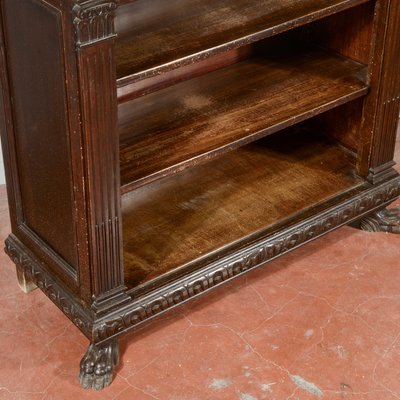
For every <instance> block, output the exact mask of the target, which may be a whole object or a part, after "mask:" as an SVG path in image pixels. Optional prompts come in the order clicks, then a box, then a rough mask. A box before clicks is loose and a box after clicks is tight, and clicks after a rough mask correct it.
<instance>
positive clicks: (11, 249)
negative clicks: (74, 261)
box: [5, 235, 93, 338]
mask: <svg viewBox="0 0 400 400" xmlns="http://www.w3.org/2000/svg"><path fill="white" fill-rule="evenodd" d="M5 252H6V253H7V254H8V256H9V257H10V258H11V260H12V261H13V262H14V263H15V264H16V265H17V268H18V269H19V270H20V271H21V272H23V274H24V275H25V276H26V277H27V278H28V279H29V280H30V281H31V282H32V283H34V284H35V285H36V286H37V287H38V288H40V289H41V290H42V291H43V292H44V293H45V295H46V296H47V297H49V298H50V300H52V301H53V303H54V304H55V305H56V306H57V307H58V308H59V309H60V310H61V311H62V312H63V313H64V314H65V315H66V316H67V317H68V318H69V319H70V320H71V321H72V322H73V323H74V324H75V325H76V326H77V327H78V328H79V329H80V330H81V331H82V332H83V333H84V334H85V335H86V336H87V337H88V338H91V336H92V333H91V332H92V326H93V322H92V321H91V319H90V317H89V316H88V315H87V314H86V313H85V311H84V310H83V308H82V307H80V306H79V305H78V304H77V303H76V302H75V300H74V299H73V298H72V296H71V295H69V294H68V293H67V292H66V291H65V290H64V289H63V288H62V287H61V285H59V284H57V283H56V281H55V280H54V279H53V278H52V277H51V276H50V275H49V274H48V273H47V272H45V271H44V270H43V269H42V267H41V265H40V263H39V262H38V261H37V260H36V259H35V258H34V257H33V256H32V255H30V254H28V253H27V252H26V251H25V250H24V247H23V246H21V245H20V244H19V243H18V239H15V238H14V237H13V236H12V235H10V236H9V237H8V238H7V239H6V242H5Z"/></svg>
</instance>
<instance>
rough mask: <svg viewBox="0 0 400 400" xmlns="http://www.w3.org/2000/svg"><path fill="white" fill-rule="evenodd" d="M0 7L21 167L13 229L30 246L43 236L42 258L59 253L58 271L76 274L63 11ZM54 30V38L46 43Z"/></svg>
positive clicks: (35, 5) (29, 4)
mask: <svg viewBox="0 0 400 400" xmlns="http://www.w3.org/2000/svg"><path fill="white" fill-rule="evenodd" d="M2 9H3V15H4V18H5V19H6V21H7V22H6V23H5V24H4V33H5V46H6V48H7V49H8V53H7V70H8V74H9V84H10V87H11V90H10V98H11V101H12V107H13V111H12V113H13V117H12V123H13V124H14V132H15V137H14V140H15V147H14V149H15V150H14V151H15V156H14V157H15V162H16V164H17V165H16V166H15V169H16V171H15V172H17V173H18V183H17V182H15V183H16V185H18V186H17V188H16V194H17V197H18V200H19V201H18V208H19V210H18V214H19V215H18V216H17V219H18V221H17V224H16V225H17V227H15V229H19V231H20V235H23V236H24V237H25V241H26V242H28V241H29V242H30V245H31V247H32V248H36V247H38V246H37V243H38V242H39V243H40V248H41V253H42V257H49V258H52V259H53V260H55V264H57V265H54V266H53V268H52V269H53V270H54V271H55V273H58V274H59V276H61V277H63V278H64V279H66V280H76V277H77V269H78V253H77V247H76V245H75V243H76V241H77V238H76V226H75V221H76V214H75V211H74V207H73V204H74V203H73V198H74V194H73V187H72V182H71V179H72V166H71V155H70V150H69V135H70V126H69V121H68V119H69V116H68V107H67V102H66V100H67V98H66V91H65V85H64V81H65V76H66V71H65V66H64V63H63V43H62V24H61V12H59V11H58V10H56V9H55V8H53V7H52V6H51V5H50V4H48V3H39V2H36V1H32V0H29V1H26V2H18V3H15V2H14V1H12V0H5V1H3V2H2ZM17 21H18V22H19V23H21V24H22V26H19V25H18V23H17ZM32 30H33V32H32ZM49 35H50V36H51V37H53V40H52V41H51V42H50V43H47V42H46V41H47V38H48V37H49ZM32 77H34V79H32ZM49 114H51V115H52V118H49ZM44 132H46V133H48V134H47V135H46V134H44ZM55 155H57V156H55ZM49 171H52V173H49ZM43 253H44V254H43Z"/></svg>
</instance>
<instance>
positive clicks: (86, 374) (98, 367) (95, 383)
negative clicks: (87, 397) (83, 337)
mask: <svg viewBox="0 0 400 400" xmlns="http://www.w3.org/2000/svg"><path fill="white" fill-rule="evenodd" d="M118 363H119V348H118V340H117V339H112V340H110V341H109V342H107V343H105V344H100V345H96V344H93V343H92V344H90V346H89V348H88V350H87V352H86V354H85V355H84V356H83V358H82V361H81V364H80V374H79V380H80V383H81V386H82V387H83V388H85V389H90V388H93V389H95V390H101V389H103V388H105V387H106V386H108V385H110V384H111V382H112V380H113V373H114V367H116V366H117V365H118Z"/></svg>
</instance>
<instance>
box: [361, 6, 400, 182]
mask: <svg viewBox="0 0 400 400" xmlns="http://www.w3.org/2000/svg"><path fill="white" fill-rule="evenodd" d="M399 15H400V2H398V1H396V0H391V1H383V0H379V1H378V7H377V17H376V27H375V29H376V38H375V41H374V46H373V53H372V58H371V63H370V80H371V94H370V96H368V99H367V100H366V104H365V108H364V111H363V112H364V117H365V118H364V120H363V124H362V126H361V127H360V132H361V138H362V140H361V144H360V152H359V163H358V169H359V173H360V174H362V175H363V176H369V179H370V180H371V181H372V182H378V181H379V180H381V179H387V178H388V177H389V176H391V175H393V170H392V167H393V156H394V147H395V142H396V132H397V123H398V116H399V112H400V74H399V73H398V71H399V70H400V46H399V41H400V24H399V18H400V17H399Z"/></svg>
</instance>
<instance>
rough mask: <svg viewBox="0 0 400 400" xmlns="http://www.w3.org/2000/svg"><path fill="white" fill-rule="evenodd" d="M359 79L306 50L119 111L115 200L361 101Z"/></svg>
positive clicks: (331, 57) (346, 67)
mask: <svg viewBox="0 0 400 400" xmlns="http://www.w3.org/2000/svg"><path fill="white" fill-rule="evenodd" d="M364 72H365V67H364V66H363V65H361V64H359V63H356V62H354V61H350V60H348V59H345V58H343V57H340V56H337V55H335V54H332V53H329V52H325V51H323V50H316V49H314V50H312V49H308V50H307V51H301V52H298V53H293V52H292V53H291V54H290V55H286V54H283V55H279V56H276V55H274V56H270V57H269V58H258V59H249V60H246V61H243V62H240V63H237V64H234V65H232V66H230V67H227V68H224V69H221V70H218V71H214V72H212V73H209V74H207V75H204V76H201V77H197V78H194V79H191V80H189V81H186V82H182V83H180V84H177V85H175V86H173V87H169V88H167V89H163V90H161V91H158V92H156V93H152V94H150V95H148V96H145V97H141V98H138V99H135V100H133V101H130V102H127V103H124V104H122V105H120V107H119V130H120V143H121V144H120V147H121V153H120V158H121V180H122V192H127V191H129V190H132V189H133V188H135V187H138V186H140V185H142V184H145V183H147V182H150V181H152V180H155V179H157V178H160V177H162V176H166V175H168V174H171V173H175V172H177V171H179V170H182V169H183V168H185V167H187V166H188V165H194V164H196V163H198V162H200V161H202V160H208V159H210V158H211V157H213V156H216V155H219V154H221V153H224V152H226V151H229V150H232V149H234V148H237V147H238V146H240V145H243V144H245V143H249V142H251V141H254V140H256V139H259V138H260V137H263V136H265V135H267V134H270V133H273V132H276V131H278V130H280V129H282V128H284V127H287V126H289V125H292V124H294V123H297V122H299V121H301V120H304V119H306V118H309V117H311V116H314V115H316V114H319V113H321V112H323V111H326V110H329V109H331V108H333V107H336V106H338V105H340V104H343V103H345V102H348V101H350V100H353V99H355V98H358V97H360V96H363V95H365V94H366V93H367V91H368V87H367V85H366V84H365V83H364V80H363V79H362V76H363V74H364Z"/></svg>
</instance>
